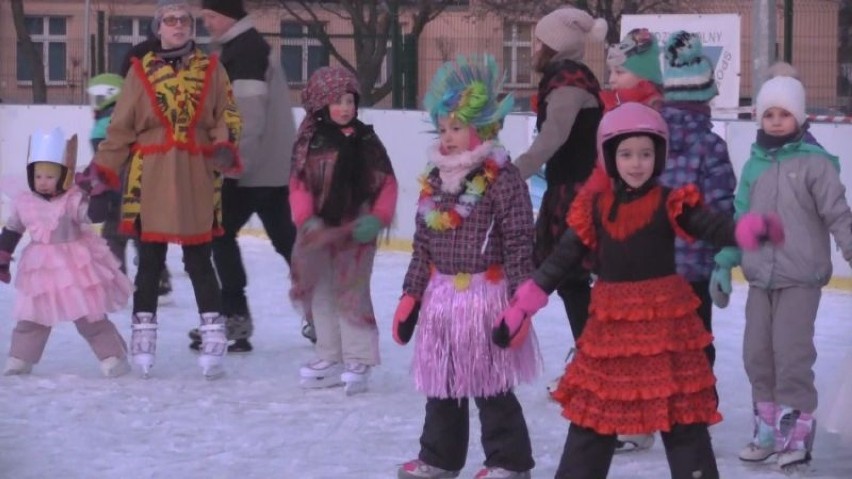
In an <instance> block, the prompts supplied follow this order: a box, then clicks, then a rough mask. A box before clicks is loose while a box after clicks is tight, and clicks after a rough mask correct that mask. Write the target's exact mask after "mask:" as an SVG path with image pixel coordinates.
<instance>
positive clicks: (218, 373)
mask: <svg viewBox="0 0 852 479" xmlns="http://www.w3.org/2000/svg"><path fill="white" fill-rule="evenodd" d="M225 329H226V328H225V317H224V316H222V315H221V314H218V313H204V314H202V315H201V325H200V326H199V327H198V332H199V333H200V334H201V349H200V350H199V352H200V353H201V354H200V355H199V356H198V365H199V366H201V373H202V374H203V375H204V377H205V378H206V379H208V380H212V379H219V378H221V377H222V376H224V375H225V368H224V367H223V364H222V363H223V362H224V359H225V354H226V353H227V352H228V336H227V334H226V331H225Z"/></svg>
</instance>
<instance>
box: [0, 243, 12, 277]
mask: <svg viewBox="0 0 852 479" xmlns="http://www.w3.org/2000/svg"><path fill="white" fill-rule="evenodd" d="M10 264H12V255H11V254H10V253H9V252H8V251H2V250H0V281H2V282H4V283H6V284H9V283H10V282H11V281H12V273H11V272H9V265H10Z"/></svg>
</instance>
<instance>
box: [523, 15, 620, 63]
mask: <svg viewBox="0 0 852 479" xmlns="http://www.w3.org/2000/svg"><path fill="white" fill-rule="evenodd" d="M606 32H607V24H606V20H604V19H602V18H594V17H592V16H591V15H589V14H588V13H586V12H584V11H583V10H579V9H576V8H571V7H565V8H560V9H558V10H554V11H552V12H550V13H548V14H547V15H545V16H544V17H542V19H541V20H539V21H538V23H537V24H536V26H535V36H536V38H538V39H539V40H541V42H542V43H544V44H545V45H547V46H548V47H550V48H552V49H553V50H554V51H556V52H557V53H561V54H563V55H565V56H566V57H567V58H569V59H571V60H576V61H579V60H582V59H583V55H584V54H585V51H586V36H589V37H590V38H591V39H592V40H595V41H598V42H601V41H603V40H604V39H605V38H606Z"/></svg>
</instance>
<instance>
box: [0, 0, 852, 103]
mask: <svg viewBox="0 0 852 479" xmlns="http://www.w3.org/2000/svg"><path fill="white" fill-rule="evenodd" d="M89 3H90V12H89V14H88V22H87V19H86V14H85V13H84V5H85V2H84V0H26V2H25V4H24V9H25V15H26V26H27V30H28V31H29V33H30V36H31V38H32V40H33V41H34V42H35V45H36V48H38V49H39V51H40V52H41V55H42V58H43V64H44V66H45V76H46V80H47V85H48V87H47V88H48V95H47V97H48V103H52V104H85V103H87V101H88V99H87V96H86V94H85V87H86V81H87V79H88V78H89V77H90V76H92V74H93V72H94V73H97V72H100V71H116V70H117V69H118V65H120V63H121V60H122V59H123V57H124V55H125V54H126V52H127V51H128V50H129V48H130V47H131V46H132V45H133V44H135V43H137V42H140V41H142V40H144V39H145V37H146V35H148V33H149V29H150V24H151V17H152V14H153V10H154V6H155V4H156V1H155V0H90V2H89ZM267 3H268V2H267ZM469 3H471V4H472V6H468V7H453V8H450V9H448V10H447V11H445V12H444V13H442V14H441V15H440V16H438V17H437V18H436V19H434V20H433V21H432V22H430V23H429V24H427V26H426V28H425V29H424V31H423V34H422V35H421V37H420V39H419V42H418V44H417V57H416V60H415V61H416V65H417V68H416V71H417V75H416V78H417V88H416V89H417V98H418V99H421V98H422V97H423V93H424V91H425V89H426V88H427V87H428V84H429V81H430V80H431V78H432V75H434V72H435V71H436V69H437V68H438V66H439V65H440V64H441V63H442V62H444V61H446V60H449V59H452V58H454V57H455V56H456V55H458V54H471V53H491V54H493V55H494V56H495V57H496V58H497V60H498V62H500V63H501V64H502V66H503V68H504V69H505V70H506V73H507V82H506V89H507V90H508V91H511V92H513V93H514V94H515V96H516V98H518V105H519V109H522V110H523V109H525V108H526V106H527V105H528V99H529V97H530V96H531V95H532V94H534V92H535V87H536V85H537V81H538V78H537V75H536V74H535V73H534V72H533V71H532V68H531V65H532V63H531V62H532V53H533V49H534V48H535V45H534V41H533V34H532V31H533V27H534V25H535V19H532V18H529V19H523V18H508V19H507V18H500V17H499V16H497V15H495V14H481V13H478V12H477V11H476V9H475V4H476V1H475V0H472V2H469ZM248 5H249V10H250V12H251V14H252V15H253V18H254V21H255V23H256V25H257V27H258V30H260V31H261V32H262V33H264V34H265V35H266V36H267V39H268V40H269V42H270V44H272V46H273V50H274V56H275V58H276V59H277V60H278V61H280V62H281V63H282V65H283V67H284V69H285V71H286V73H287V76H288V80H289V82H290V87H291V94H292V95H293V98H294V99H298V94H299V92H300V90H301V88H302V86H303V85H304V84H305V82H306V81H307V79H308V77H309V76H310V74H311V73H312V72H313V71H314V70H316V69H317V68H319V67H320V66H323V65H329V64H335V63H336V59H335V58H334V56H333V55H332V54H331V52H330V51H329V50H328V49H327V48H325V47H324V46H323V45H322V44H321V43H320V42H319V41H318V40H317V39H316V38H315V37H314V36H312V33H313V29H323V30H324V31H326V32H327V33H329V34H331V37H332V42H333V44H334V46H335V48H336V49H337V50H338V52H339V53H340V54H341V55H342V56H343V57H344V58H346V59H347V60H349V61H350V62H352V63H354V50H353V48H352V40H351V38H349V37H347V35H348V34H350V33H351V25H350V24H349V22H347V21H346V20H343V19H341V18H340V17H339V16H336V15H333V14H330V13H328V12H322V11H318V13H319V14H320V17H319V18H320V22H319V23H318V24H316V25H313V26H305V25H302V24H300V23H299V22H296V21H295V20H294V19H293V18H289V17H288V16H287V14H286V13H285V12H284V10H283V9H281V8H269V7H265V8H261V7H257V8H251V7H252V2H248ZM691 5H692V6H691V7H689V8H685V11H684V12H682V13H736V14H739V15H740V17H741V31H742V39H741V52H742V55H741V68H740V72H741V85H740V89H741V97H743V99H744V101H745V102H748V97H749V96H750V92H751V67H750V65H751V25H752V19H751V5H752V2H751V1H750V0H744V1H735V0H713V1H707V2H694V4H693V3H691ZM838 8H839V6H838V2H836V1H832V0H797V1H796V2H795V9H794V21H793V29H794V31H793V38H794V42H793V63H794V64H795V65H796V66H797V68H798V69H799V71H800V73H801V77H802V81H803V82H804V83H805V85H806V87H807V89H808V100H809V104H811V105H822V106H835V105H841V104H844V103H845V99H844V98H838V95H837V85H838V75H839V72H840V69H839V67H838V60H837V49H838V22H837V18H838ZM778 15H779V21H778V51H779V56H780V52H782V51H783V38H784V31H783V21H781V15H782V12H781V11H780V10H779V12H778ZM400 18H401V24H402V30H403V32H405V31H407V29H410V22H411V19H410V18H409V16H408V14H407V13H406V12H404V11H403V12H402V14H401V17H400ZM87 23H88V32H89V38H90V41H89V42H88V43H87V42H85V40H84V39H85V34H84V31H85V29H86V26H87V25H86V24H87ZM195 33H196V38H197V41H198V42H199V43H200V44H202V45H204V44H206V43H209V35H208V33H207V32H206V31H205V30H204V28H203V25H202V23H201V21H200V20H197V21H196V32H195ZM87 45H88V50H89V54H88V55H86V54H85V50H86V49H87V47H86V46H87ZM604 51H605V49H604V46H603V45H601V44H590V45H589V46H588V48H587V58H586V61H587V63H588V64H589V66H590V67H591V68H592V70H593V71H594V72H595V73H597V74H598V75H599V78H601V79H602V80H604V74H605V72H604ZM87 58H88V59H89V60H90V61H89V64H90V66H89V67H87V66H86V59H87ZM388 58H390V56H389V57H388ZM393 71H394V69H393V68H392V67H391V65H390V61H389V59H386V60H385V62H384V64H383V65H382V67H381V72H380V74H379V78H378V79H377V80H376V86H377V87H378V86H381V85H382V84H383V83H384V82H385V81H387V80H388V79H389V78H390V76H391V75H392V74H393ZM31 80H32V72H31V65H30V61H29V57H28V56H27V55H24V54H22V48H21V45H20V43H19V42H18V41H17V39H16V32H15V27H14V23H13V20H12V13H11V1H10V0H0V100H2V101H4V102H7V103H31V102H32V81H31ZM377 106H378V107H390V106H391V96H390V95H388V96H387V97H385V98H384V99H383V100H381V101H380V102H379V103H377Z"/></svg>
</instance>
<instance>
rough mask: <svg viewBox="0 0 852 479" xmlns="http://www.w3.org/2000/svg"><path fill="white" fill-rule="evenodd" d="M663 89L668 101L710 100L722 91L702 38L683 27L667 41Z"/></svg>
mask: <svg viewBox="0 0 852 479" xmlns="http://www.w3.org/2000/svg"><path fill="white" fill-rule="evenodd" d="M663 91H664V92H665V98H666V100H667V101H695V102H708V101H710V100H712V99H713V97H715V96H716V95H718V94H719V90H718V88H716V80H715V79H714V78H713V64H712V63H711V62H710V59H709V58H707V57H706V56H704V53H703V47H702V45H701V38H700V37H699V36H698V35H695V34H693V33H688V32H685V31H683V30H681V31H678V32H675V33H672V34H671V35H670V36H669V39H668V41H667V42H666V48H665V63H664V64H663Z"/></svg>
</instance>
